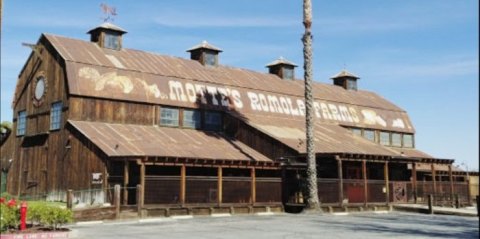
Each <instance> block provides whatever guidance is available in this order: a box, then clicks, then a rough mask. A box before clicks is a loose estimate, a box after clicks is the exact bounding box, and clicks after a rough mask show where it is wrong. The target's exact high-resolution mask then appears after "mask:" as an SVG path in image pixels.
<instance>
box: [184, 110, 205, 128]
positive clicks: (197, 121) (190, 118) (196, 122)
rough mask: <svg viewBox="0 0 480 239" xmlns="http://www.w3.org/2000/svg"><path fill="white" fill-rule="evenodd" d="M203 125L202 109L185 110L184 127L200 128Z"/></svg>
mask: <svg viewBox="0 0 480 239" xmlns="http://www.w3.org/2000/svg"><path fill="white" fill-rule="evenodd" d="M201 126H202V121H201V117H200V111H198V110H183V127H185V128H193V129H199V128H200V127H201Z"/></svg>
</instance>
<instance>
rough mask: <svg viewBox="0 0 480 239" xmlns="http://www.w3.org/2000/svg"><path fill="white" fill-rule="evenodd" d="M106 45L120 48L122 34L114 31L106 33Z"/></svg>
mask: <svg viewBox="0 0 480 239" xmlns="http://www.w3.org/2000/svg"><path fill="white" fill-rule="evenodd" d="M104 47H105V48H110V49H114V50H120V35H118V34H114V33H105V41H104Z"/></svg>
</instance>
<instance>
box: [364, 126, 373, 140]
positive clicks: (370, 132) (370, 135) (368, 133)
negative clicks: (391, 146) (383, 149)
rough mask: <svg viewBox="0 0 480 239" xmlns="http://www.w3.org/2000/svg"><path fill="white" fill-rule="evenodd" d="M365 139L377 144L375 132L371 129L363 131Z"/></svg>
mask: <svg viewBox="0 0 480 239" xmlns="http://www.w3.org/2000/svg"><path fill="white" fill-rule="evenodd" d="M363 137H364V138H366V139H368V140H370V141H372V142H375V131H374V130H371V129H365V130H363Z"/></svg>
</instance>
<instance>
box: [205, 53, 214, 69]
mask: <svg viewBox="0 0 480 239" xmlns="http://www.w3.org/2000/svg"><path fill="white" fill-rule="evenodd" d="M205 65H206V66H215V65H216V63H215V54H213V53H211V52H205Z"/></svg>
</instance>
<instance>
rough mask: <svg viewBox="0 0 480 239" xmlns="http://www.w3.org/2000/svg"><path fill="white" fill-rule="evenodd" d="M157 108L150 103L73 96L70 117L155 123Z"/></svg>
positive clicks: (127, 122) (112, 121) (75, 118)
mask: <svg viewBox="0 0 480 239" xmlns="http://www.w3.org/2000/svg"><path fill="white" fill-rule="evenodd" d="M157 108H158V106H155V105H150V104H140V103H134V102H126V101H118V100H116V101H114V100H108V99H96V98H85V97H75V96H72V97H71V98H70V116H69V119H71V120H85V121H99V122H108V123H124V124H142V125H153V124H154V123H155V122H156V120H157V118H158V117H157V115H158V114H157V112H158V109H157Z"/></svg>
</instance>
